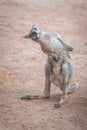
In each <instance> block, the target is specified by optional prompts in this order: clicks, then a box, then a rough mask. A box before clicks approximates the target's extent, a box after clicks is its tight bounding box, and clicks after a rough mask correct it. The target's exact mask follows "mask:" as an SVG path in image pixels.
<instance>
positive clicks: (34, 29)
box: [23, 25, 41, 40]
mask: <svg viewBox="0 0 87 130" xmlns="http://www.w3.org/2000/svg"><path fill="white" fill-rule="evenodd" d="M40 34H41V30H40V29H39V28H38V27H36V26H35V25H33V26H32V28H31V30H30V31H29V33H28V34H26V35H24V36H23V38H31V39H32V40H37V39H38V38H39V37H40Z"/></svg>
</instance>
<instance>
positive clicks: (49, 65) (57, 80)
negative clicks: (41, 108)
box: [24, 26, 78, 108]
mask: <svg viewBox="0 0 87 130" xmlns="http://www.w3.org/2000/svg"><path fill="white" fill-rule="evenodd" d="M24 38H31V39H32V40H34V41H36V42H38V43H39V44H40V46H41V49H42V51H43V52H44V53H45V54H47V56H48V58H47V61H46V64H45V89H44V93H43V96H42V97H50V88H51V83H53V84H55V85H56V86H58V87H59V88H60V89H61V90H62V92H63V94H62V96H61V100H60V102H59V103H58V104H57V105H55V107H56V108H58V107H60V106H61V105H62V104H63V103H64V102H65V101H67V99H68V93H71V92H74V91H75V90H76V89H77V88H78V84H74V86H72V87H68V86H69V85H70V83H71V81H72V78H73V63H72V60H71V58H70V55H69V52H70V51H72V50H73V48H72V47H71V46H69V45H67V44H66V43H65V42H64V41H63V40H62V39H61V37H60V35H59V34H57V33H45V32H44V31H42V30H41V29H39V28H38V27H36V26H32V29H31V30H30V32H29V34H27V35H25V36H24ZM54 58H56V59H58V60H54Z"/></svg>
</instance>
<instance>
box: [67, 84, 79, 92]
mask: <svg viewBox="0 0 87 130" xmlns="http://www.w3.org/2000/svg"><path fill="white" fill-rule="evenodd" d="M78 88H79V85H78V83H74V84H72V85H71V86H69V87H67V93H68V94H70V93H73V92H75V91H76V90H77V89H78Z"/></svg>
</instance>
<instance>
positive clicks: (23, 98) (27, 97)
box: [21, 95, 31, 100]
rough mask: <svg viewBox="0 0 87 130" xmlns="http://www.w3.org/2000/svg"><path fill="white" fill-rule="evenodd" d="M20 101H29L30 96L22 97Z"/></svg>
mask: <svg viewBox="0 0 87 130" xmlns="http://www.w3.org/2000/svg"><path fill="white" fill-rule="evenodd" d="M21 100H31V96H30V95H27V96H23V97H21Z"/></svg>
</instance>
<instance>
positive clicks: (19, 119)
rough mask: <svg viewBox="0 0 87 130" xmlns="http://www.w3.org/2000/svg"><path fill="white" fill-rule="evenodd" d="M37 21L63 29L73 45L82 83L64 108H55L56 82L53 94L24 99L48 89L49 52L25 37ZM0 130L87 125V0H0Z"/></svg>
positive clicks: (86, 129)
mask: <svg viewBox="0 0 87 130" xmlns="http://www.w3.org/2000/svg"><path fill="white" fill-rule="evenodd" d="M32 24H36V25H37V26H39V27H41V28H42V29H43V30H45V31H47V32H59V33H60V34H61V36H62V37H63V39H64V40H65V41H66V42H67V43H70V44H71V45H72V46H73V48H74V52H72V54H71V56H72V60H73V62H74V66H75V73H74V81H77V82H78V83H79V85H80V88H79V90H78V91H76V92H75V93H73V94H72V95H70V96H69V100H68V102H67V103H66V104H64V105H63V106H62V108H60V109H54V103H56V102H57V101H59V97H60V94H61V91H60V90H59V89H58V88H56V87H54V86H53V87H52V92H51V98H50V99H45V100H42V99H41V100H40V99H39V100H30V101H23V100H20V98H21V96H24V95H27V94H40V93H41V92H42V90H43V88H44V79H45V76H44V64H45V59H46V55H45V54H43V53H42V52H41V49H40V46H39V44H37V43H35V42H33V41H31V40H26V39H23V38H22V36H23V35H24V34H26V33H27V32H28V30H29V29H30V28H31V26H32ZM74 81H73V82H74ZM0 130H87V1H86V0H78V1H77V0H19V1H16V0H0Z"/></svg>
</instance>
